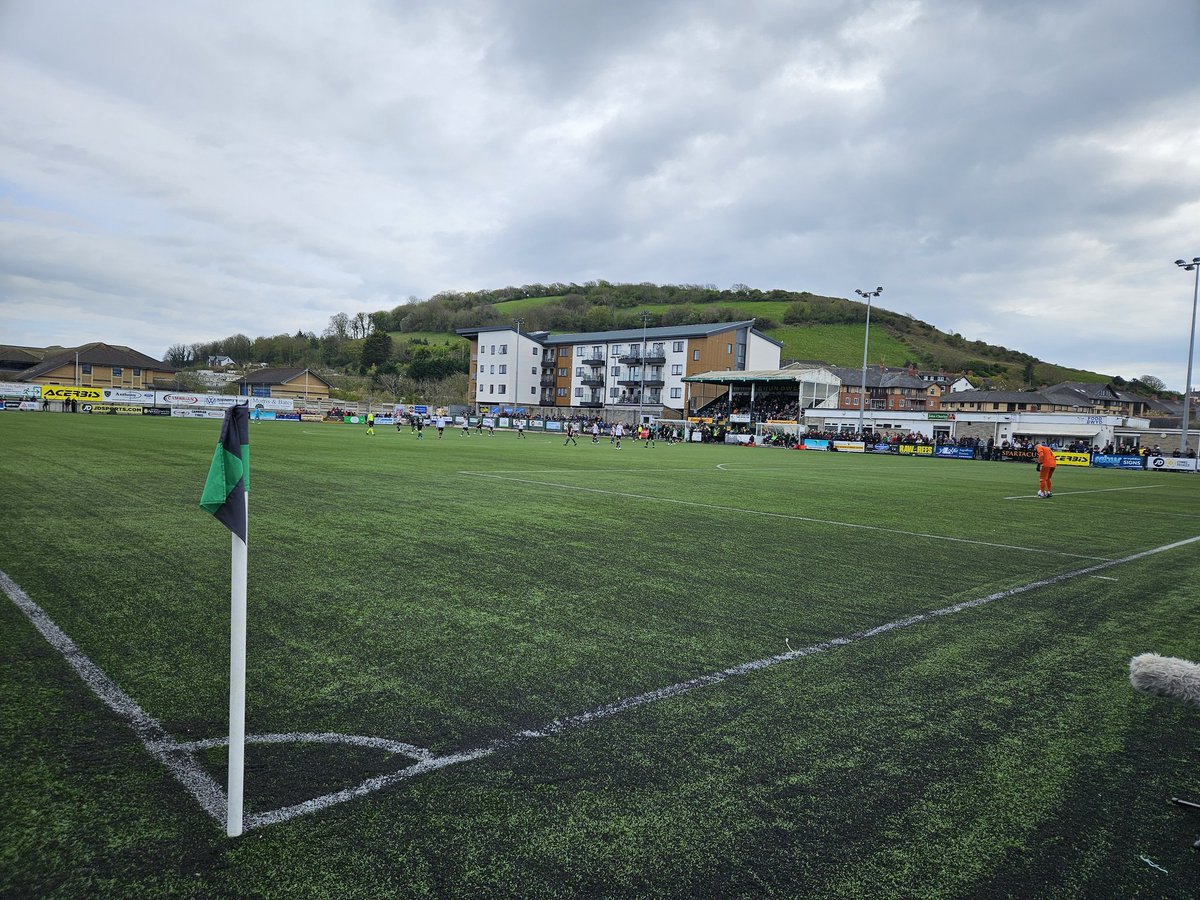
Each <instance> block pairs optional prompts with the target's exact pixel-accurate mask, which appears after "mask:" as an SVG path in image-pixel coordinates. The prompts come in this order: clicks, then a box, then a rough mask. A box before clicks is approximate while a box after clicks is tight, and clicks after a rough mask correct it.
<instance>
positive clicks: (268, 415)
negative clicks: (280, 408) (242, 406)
mask: <svg viewBox="0 0 1200 900" xmlns="http://www.w3.org/2000/svg"><path fill="white" fill-rule="evenodd" d="M250 421H251V422H273V421H275V410H273V409H252V410H250Z"/></svg>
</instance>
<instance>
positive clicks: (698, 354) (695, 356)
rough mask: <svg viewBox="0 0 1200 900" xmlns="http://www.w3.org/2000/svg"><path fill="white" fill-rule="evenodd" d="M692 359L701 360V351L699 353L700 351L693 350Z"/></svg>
mask: <svg viewBox="0 0 1200 900" xmlns="http://www.w3.org/2000/svg"><path fill="white" fill-rule="evenodd" d="M692 359H695V360H699V359H700V351H699V350H693V351H692Z"/></svg>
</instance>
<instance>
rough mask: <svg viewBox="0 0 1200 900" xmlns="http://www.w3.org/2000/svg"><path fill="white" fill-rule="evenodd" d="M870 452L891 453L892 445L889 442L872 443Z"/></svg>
mask: <svg viewBox="0 0 1200 900" xmlns="http://www.w3.org/2000/svg"><path fill="white" fill-rule="evenodd" d="M870 452H871V453H891V452H892V445H891V444H872V445H871V447H870Z"/></svg>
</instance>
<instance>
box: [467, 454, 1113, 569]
mask: <svg viewBox="0 0 1200 900" xmlns="http://www.w3.org/2000/svg"><path fill="white" fill-rule="evenodd" d="M459 474H460V475H472V476H475V477H478V478H494V479H496V480H497V481H515V482H517V483H518V484H533V485H539V486H541V487H554V488H561V489H562V490H567V491H583V492H585V493H589V494H608V495H610V496H613V497H629V498H630V499H633V500H654V501H657V502H659V503H676V504H678V505H680V506H696V507H699V508H701V509H715V510H719V511H721V512H736V513H744V514H745V515H748V516H767V517H768V518H772V519H787V520H788V521H791V522H811V523H813V524H814V525H833V526H835V527H838V528H857V529H860V530H863V531H880V532H884V533H885V534H900V535H904V536H905V537H919V538H928V539H929V540H934V541H950V542H951V543H955V544H974V545H976V546H981V547H995V548H997V549H1000V550H1020V551H1022V552H1024V553H1045V554H1047V555H1050V556H1067V557H1070V558H1072V559H1095V560H1108V559H1110V558H1111V557H1108V556H1088V555H1087V554H1083V553H1067V552H1065V551H1063V550H1047V549H1046V548H1044V547H1021V546H1018V545H1015V544H996V543H992V542H991V541H976V540H972V539H971V538H960V537H953V536H951V535H945V534H930V533H928V532H924V531H904V530H903V529H900V528H887V527H886V526H883V525H863V524H860V523H857V522H838V521H835V520H833V519H816V518H813V517H812V516H794V515H790V514H788V513H777V512H769V511H766V510H761V509H743V508H742V507H738V506H722V505H720V504H716V503H701V502H700V501H698V500H677V499H675V498H674V497H654V496H651V495H649V494H634V493H630V492H628V491H609V490H605V489H603V488H592V487H583V486H581V485H575V484H561V483H559V482H555V481H535V480H533V479H531V478H510V477H508V476H505V475H497V474H493V473H489V472H459Z"/></svg>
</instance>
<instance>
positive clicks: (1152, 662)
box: [1129, 653, 1200, 708]
mask: <svg viewBox="0 0 1200 900" xmlns="http://www.w3.org/2000/svg"><path fill="white" fill-rule="evenodd" d="M1129 683H1130V684H1132V685H1133V686H1134V688H1135V689H1136V690H1139V691H1141V692H1142V693H1144V694H1153V695H1155V696H1156V697H1167V698H1169V699H1171V700H1176V701H1178V702H1179V703H1185V704H1187V705H1188V706H1194V707H1197V708H1200V665H1197V664H1196V663H1194V662H1188V661H1187V660H1186V659H1179V658H1177V657H1174V656H1159V655H1158V654H1157V653H1143V654H1142V655H1141V656H1135V657H1134V658H1133V659H1131V660H1130V661H1129Z"/></svg>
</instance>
